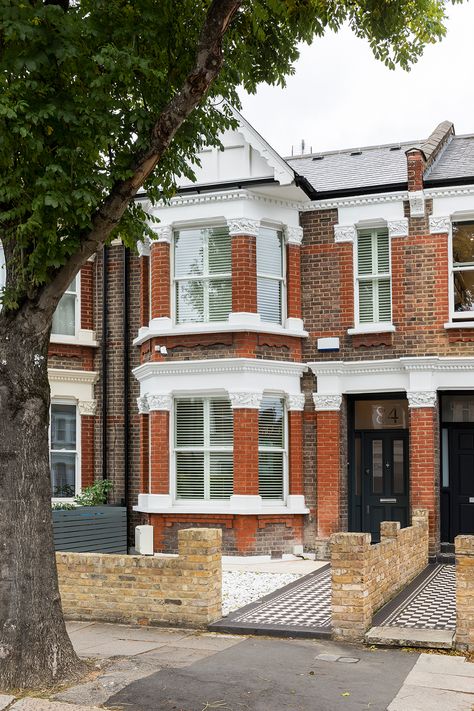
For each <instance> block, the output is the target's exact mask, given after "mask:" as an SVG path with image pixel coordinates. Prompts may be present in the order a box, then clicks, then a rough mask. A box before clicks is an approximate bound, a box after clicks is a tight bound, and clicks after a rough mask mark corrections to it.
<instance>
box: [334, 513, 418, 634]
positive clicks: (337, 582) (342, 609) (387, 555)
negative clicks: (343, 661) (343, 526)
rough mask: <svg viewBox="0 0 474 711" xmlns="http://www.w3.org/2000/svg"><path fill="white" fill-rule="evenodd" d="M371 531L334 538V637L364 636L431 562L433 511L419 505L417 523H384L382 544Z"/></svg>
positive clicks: (338, 535) (413, 517)
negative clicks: (402, 525) (430, 521)
mask: <svg viewBox="0 0 474 711" xmlns="http://www.w3.org/2000/svg"><path fill="white" fill-rule="evenodd" d="M370 541H371V536H370V533H335V534H334V535H333V536H332V537H331V544H330V546H331V566H332V572H331V576H332V624H333V635H334V638H335V639H343V640H352V641H357V640H361V639H363V637H364V634H365V632H366V631H367V629H368V628H369V627H370V625H371V622H372V617H373V615H374V613H375V612H376V611H377V610H378V609H379V608H380V607H382V605H384V604H385V603H387V602H388V601H389V600H391V599H392V598H393V597H395V595H396V594H397V593H398V592H399V591H400V590H401V589H402V588H404V587H405V586H406V585H408V583H409V582H410V581H411V580H413V578H415V577H416V576H417V575H418V574H419V573H421V571H422V570H423V569H424V568H426V566H427V564H428V511H427V510H426V509H414V510H413V516H412V525H411V526H409V527H408V528H402V529H401V528H400V523H399V522H398V521H384V522H382V523H381V525H380V543H377V544H376V545H371V542H370Z"/></svg>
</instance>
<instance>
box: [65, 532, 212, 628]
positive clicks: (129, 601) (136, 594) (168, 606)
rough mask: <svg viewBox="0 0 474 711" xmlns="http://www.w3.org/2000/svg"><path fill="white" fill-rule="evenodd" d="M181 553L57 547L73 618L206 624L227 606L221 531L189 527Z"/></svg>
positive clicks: (181, 534) (182, 536) (182, 538)
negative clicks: (157, 554)
mask: <svg viewBox="0 0 474 711" xmlns="http://www.w3.org/2000/svg"><path fill="white" fill-rule="evenodd" d="M178 538H179V542H178V547H179V556H178V557H177V558H157V557H154V556H141V555H110V554H102V553H57V554H56V562H57V566H58V576H59V588H60V593H61V601H62V606H63V611H64V615H65V617H66V618H68V619H74V620H93V621H102V622H121V623H127V624H141V625H160V624H173V625H187V626H188V627H205V626H206V625H207V624H209V623H210V622H214V621H215V620H218V619H219V618H220V617H221V616H222V615H221V608H222V563H221V543H222V534H221V531H220V530H219V529H215V528H205V529H196V528H188V529H186V530H183V531H180V532H179V534H178Z"/></svg>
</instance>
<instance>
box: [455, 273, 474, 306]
mask: <svg viewBox="0 0 474 711" xmlns="http://www.w3.org/2000/svg"><path fill="white" fill-rule="evenodd" d="M453 278H454V310H455V311H456V312H459V313H460V312H463V311H469V312H472V311H474V269H473V270H471V271H466V270H462V271H459V272H454V273H453Z"/></svg>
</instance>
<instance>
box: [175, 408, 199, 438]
mask: <svg viewBox="0 0 474 711" xmlns="http://www.w3.org/2000/svg"><path fill="white" fill-rule="evenodd" d="M203 445H204V402H203V400H176V446H177V447H202V446H203Z"/></svg>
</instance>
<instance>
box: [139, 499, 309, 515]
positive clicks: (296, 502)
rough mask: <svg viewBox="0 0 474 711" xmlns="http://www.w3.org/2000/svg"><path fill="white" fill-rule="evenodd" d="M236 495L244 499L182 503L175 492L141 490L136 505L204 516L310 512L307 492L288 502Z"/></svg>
mask: <svg viewBox="0 0 474 711" xmlns="http://www.w3.org/2000/svg"><path fill="white" fill-rule="evenodd" d="M232 498H234V497H232ZM235 498H237V499H239V498H240V499H241V500H240V501H239V500H237V501H231V500H228V501H187V502H184V501H183V502H182V503H177V502H175V501H173V500H172V498H171V496H168V495H159V494H139V496H138V504H137V506H134V507H133V510H134V511H140V512H141V513H149V514H154V513H161V514H175V515H176V514H193V515H204V516H206V515H213V514H219V515H222V514H229V515H242V516H268V515H275V516H285V515H287V516H292V515H294V514H308V513H309V509H308V508H306V505H305V503H304V496H288V498H287V501H286V504H285V503H284V502H280V501H275V502H274V503H269V502H267V503H263V502H262V500H261V499H260V497H259V496H255V497H235ZM250 499H252V500H250Z"/></svg>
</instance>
